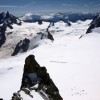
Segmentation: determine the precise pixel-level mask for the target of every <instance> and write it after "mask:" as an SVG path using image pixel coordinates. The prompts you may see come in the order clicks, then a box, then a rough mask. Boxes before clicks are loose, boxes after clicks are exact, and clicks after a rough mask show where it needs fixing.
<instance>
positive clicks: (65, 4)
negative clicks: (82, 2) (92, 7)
mask: <svg viewBox="0 0 100 100" xmlns="http://www.w3.org/2000/svg"><path fill="white" fill-rule="evenodd" d="M61 5H62V6H69V7H73V6H74V7H75V6H78V5H71V4H65V3H63V4H61Z"/></svg>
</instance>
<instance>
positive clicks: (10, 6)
mask: <svg viewBox="0 0 100 100" xmlns="http://www.w3.org/2000/svg"><path fill="white" fill-rule="evenodd" d="M16 7H18V6H15V5H0V8H16Z"/></svg>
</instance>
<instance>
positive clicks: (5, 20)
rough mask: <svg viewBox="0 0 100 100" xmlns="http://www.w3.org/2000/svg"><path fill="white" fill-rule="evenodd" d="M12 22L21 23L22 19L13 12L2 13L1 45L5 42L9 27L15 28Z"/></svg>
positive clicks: (0, 14) (0, 16) (0, 26)
mask: <svg viewBox="0 0 100 100" xmlns="http://www.w3.org/2000/svg"><path fill="white" fill-rule="evenodd" d="M12 24H17V25H21V21H20V20H19V19H18V18H17V17H15V16H13V15H12V14H9V12H7V13H4V12H2V13H0V47H1V46H2V45H3V44H4V43H5V41H6V36H5V32H6V29H7V27H9V28H10V29H13V27H12Z"/></svg>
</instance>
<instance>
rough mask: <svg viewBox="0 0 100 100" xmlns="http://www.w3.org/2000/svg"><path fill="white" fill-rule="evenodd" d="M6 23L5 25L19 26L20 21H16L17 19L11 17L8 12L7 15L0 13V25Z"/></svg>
mask: <svg viewBox="0 0 100 100" xmlns="http://www.w3.org/2000/svg"><path fill="white" fill-rule="evenodd" d="M3 23H6V24H7V25H8V24H10V25H12V24H17V25H21V20H20V19H18V18H17V17H15V16H13V15H12V14H10V13H9V12H8V11H7V13H4V12H2V13H0V24H3Z"/></svg>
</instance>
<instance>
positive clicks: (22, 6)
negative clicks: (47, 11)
mask: <svg viewBox="0 0 100 100" xmlns="http://www.w3.org/2000/svg"><path fill="white" fill-rule="evenodd" d="M35 3H36V2H31V3H29V4H27V5H24V6H20V8H26V7H28V6H30V5H33V4H35Z"/></svg>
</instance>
